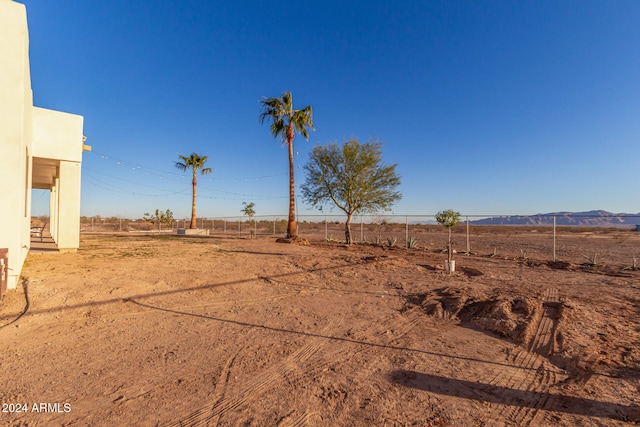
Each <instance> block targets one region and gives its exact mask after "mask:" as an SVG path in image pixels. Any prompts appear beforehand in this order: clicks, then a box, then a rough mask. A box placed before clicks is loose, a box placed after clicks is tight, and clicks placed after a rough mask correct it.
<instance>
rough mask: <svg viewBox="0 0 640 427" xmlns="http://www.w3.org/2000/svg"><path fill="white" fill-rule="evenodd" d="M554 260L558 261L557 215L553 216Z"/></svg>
mask: <svg viewBox="0 0 640 427" xmlns="http://www.w3.org/2000/svg"><path fill="white" fill-rule="evenodd" d="M553 262H556V216H555V215H554V216H553Z"/></svg>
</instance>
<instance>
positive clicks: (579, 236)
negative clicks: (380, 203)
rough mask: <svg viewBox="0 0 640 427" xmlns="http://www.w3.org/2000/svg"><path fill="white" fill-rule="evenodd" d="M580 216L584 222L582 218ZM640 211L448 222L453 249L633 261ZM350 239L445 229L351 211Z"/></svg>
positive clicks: (225, 222) (214, 225) (326, 233)
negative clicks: (636, 213) (616, 213)
mask: <svg viewBox="0 0 640 427" xmlns="http://www.w3.org/2000/svg"><path fill="white" fill-rule="evenodd" d="M345 221H346V216H345V215H299V216H298V217H297V224H298V234H299V235H300V236H301V237H303V238H306V239H308V240H311V241H314V240H315V241H321V240H324V241H336V242H341V241H344V239H345ZM189 222H190V220H189V219H177V220H175V221H174V222H173V224H172V225H171V226H169V227H168V226H163V225H157V224H156V225H154V224H150V223H148V222H145V221H143V220H141V219H137V220H130V219H124V218H83V221H82V222H81V232H85V233H86V232H128V233H136V232H154V233H155V232H157V233H176V232H177V229H180V228H188V227H189ZM196 223H197V227H198V228H200V229H204V230H206V231H207V233H208V234H209V235H210V236H226V237H238V238H259V237H265V236H278V237H283V236H284V234H285V232H286V229H287V217H286V216H275V215H261V216H255V217H253V218H248V217H246V216H244V217H241V216H235V217H216V218H211V217H200V218H197V219H196ZM585 224H586V225H585ZM638 231H640V215H623V216H620V215H618V216H608V217H607V216H602V215H593V216H587V215H580V216H577V215H573V216H567V215H533V216H486V215H485V216H478V215H469V216H462V217H461V222H460V224H459V225H457V226H456V227H454V228H453V229H452V236H453V247H454V250H456V251H457V252H458V253H464V254H468V255H485V256H494V257H504V258H513V259H522V260H540V261H561V262H570V263H583V264H592V265H605V264H606V265H620V266H625V265H628V266H636V262H637V259H638V258H640V232H638ZM351 236H352V240H353V241H354V242H356V243H360V244H371V245H378V246H384V247H399V248H407V249H411V250H422V251H430V250H431V251H441V250H443V249H444V248H445V247H446V244H447V239H448V233H447V230H446V229H444V227H442V226H441V225H439V224H438V223H437V221H436V219H435V217H434V216H432V215H357V216H354V218H353V221H352V224H351Z"/></svg>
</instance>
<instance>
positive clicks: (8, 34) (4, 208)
mask: <svg viewBox="0 0 640 427" xmlns="http://www.w3.org/2000/svg"><path fill="white" fill-rule="evenodd" d="M82 127H83V118H82V116H78V115H75V114H69V113H62V112H59V111H53V110H47V109H43V108H37V107H33V96H32V93H31V77H30V69H29V34H28V27H27V13H26V9H25V6H24V5H22V4H20V3H16V2H13V1H9V0H0V248H8V249H9V282H8V287H9V288H10V289H11V288H15V287H16V286H17V283H18V279H19V277H20V272H21V270H22V265H23V263H24V260H25V258H26V256H27V253H28V251H29V245H30V228H31V189H32V187H33V182H32V180H33V176H34V175H35V176H37V177H38V179H42V180H41V182H40V184H42V187H41V188H46V189H50V190H52V198H51V201H52V203H51V206H52V208H51V212H50V215H51V217H52V218H53V219H54V220H55V225H54V228H53V229H52V234H53V235H54V236H55V240H56V243H57V244H58V247H59V249H61V250H62V251H70V250H75V249H77V248H78V245H79V228H80V169H81V162H82ZM54 198H55V199H54Z"/></svg>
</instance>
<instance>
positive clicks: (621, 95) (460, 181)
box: [22, 0, 640, 218]
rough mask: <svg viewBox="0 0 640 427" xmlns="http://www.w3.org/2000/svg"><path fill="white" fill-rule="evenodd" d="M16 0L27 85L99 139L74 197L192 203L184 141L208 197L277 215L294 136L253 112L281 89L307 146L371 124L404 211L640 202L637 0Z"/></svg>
mask: <svg viewBox="0 0 640 427" xmlns="http://www.w3.org/2000/svg"><path fill="white" fill-rule="evenodd" d="M22 3H24V4H25V5H26V7H27V16H28V22H29V32H30V60H31V77H32V87H33V92H34V104H35V105H37V106H40V107H44V108H51V109H56V110H61V111H67V112H72V113H76V114H80V115H82V116H84V133H85V135H86V136H87V138H88V140H87V144H89V145H91V146H92V147H93V151H92V152H86V153H85V154H84V159H83V180H82V208H81V213H82V215H86V216H92V215H96V214H99V215H102V216H122V217H130V218H136V217H141V216H142V215H143V214H144V213H145V212H149V211H152V210H155V209H156V208H159V209H162V210H164V209H171V210H172V211H173V212H174V214H175V215H176V217H186V216H188V215H189V214H190V201H191V182H190V177H189V175H188V174H183V173H181V172H179V171H178V170H177V169H175V167H174V166H173V162H174V161H175V160H177V156H178V154H184V155H189V154H190V153H191V152H197V153H198V154H201V155H209V156H210V160H209V162H208V166H210V167H211V168H213V170H214V173H213V175H208V176H205V177H201V178H200V179H199V185H198V215H199V216H206V217H220V216H230V215H239V214H240V209H241V208H242V202H243V201H246V202H250V201H253V202H255V204H256V211H257V214H258V215H261V214H263V215H267V214H268V215H272V214H275V215H285V214H286V211H287V206H288V199H287V197H288V178H287V170H288V165H287V153H286V149H285V148H284V147H283V146H282V145H281V143H280V142H279V141H277V140H274V138H273V137H272V136H271V135H270V133H269V129H268V126H267V125H266V124H265V125H260V123H259V120H258V115H259V113H260V104H259V100H260V99H262V97H275V96H279V95H280V94H281V93H282V92H284V91H286V90H289V91H291V92H292V93H293V101H294V107H295V108H302V107H304V106H307V105H311V106H312V107H313V113H314V115H313V118H314V122H315V125H316V131H315V132H312V133H311V135H310V138H309V141H308V142H307V141H305V140H304V139H303V138H302V137H301V136H297V137H296V140H295V143H294V149H295V151H296V152H298V156H297V157H296V163H297V165H300V166H302V165H304V164H305V163H306V162H307V159H308V153H309V151H310V150H311V149H312V148H313V146H314V145H315V144H322V145H324V144H328V143H333V142H336V141H337V142H342V141H343V140H344V139H345V138H351V137H356V138H359V140H360V141H361V142H364V141H366V140H368V139H369V138H378V140H379V141H382V142H383V148H382V149H383V156H384V161H385V163H389V164H394V163H395V164H397V165H398V166H397V171H398V172H399V174H400V175H401V177H402V185H401V188H400V191H401V192H402V194H403V198H402V200H401V201H400V202H399V203H398V204H396V205H395V207H394V209H393V213H395V214H402V215H431V214H434V213H435V212H437V211H439V210H443V209H449V208H452V209H455V210H458V211H460V212H462V213H463V214H467V215H474V214H535V213H540V212H542V213H544V212H552V211H583V210H591V209H604V210H609V211H612V212H627V213H636V212H638V211H640V205H639V204H638V200H639V199H638V196H637V193H638V187H639V185H638V184H640V178H639V175H638V159H640V25H638V23H639V22H640V2H638V1H635V0H633V1H632V0H620V1H589V0H587V1H556V0H554V1H517V2H516V1H456V2H454V1H415V2H413V1H400V2H391V1H389V2H382V1H371V0H368V1H348V2H344V1H297V2H271V1H248V0H247V1H241V2H231V1H229V2H222V1H205V0H182V1H162V2H149V1H142V0H139V1H125V0H110V1H97V0H59V1H55V2H53V1H51V0H25V1H23V2H22ZM296 170H297V175H296V181H297V183H298V184H302V183H303V182H304V179H305V176H304V170H303V169H296ZM33 197H34V203H33V205H34V207H33V213H34V214H35V215H40V214H46V213H47V211H48V195H47V194H44V193H43V192H38V191H34V195H33ZM298 209H299V213H300V214H309V213H314V212H315V211H312V210H309V207H308V206H307V205H305V204H304V201H303V200H299V201H298ZM333 212H334V213H340V212H339V211H337V210H336V209H334V210H333Z"/></svg>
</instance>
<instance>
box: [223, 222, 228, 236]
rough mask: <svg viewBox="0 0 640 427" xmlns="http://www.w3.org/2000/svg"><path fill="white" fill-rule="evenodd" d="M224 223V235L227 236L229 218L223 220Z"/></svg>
mask: <svg viewBox="0 0 640 427" xmlns="http://www.w3.org/2000/svg"><path fill="white" fill-rule="evenodd" d="M223 221H224V234H227V218H225V219H223Z"/></svg>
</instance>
